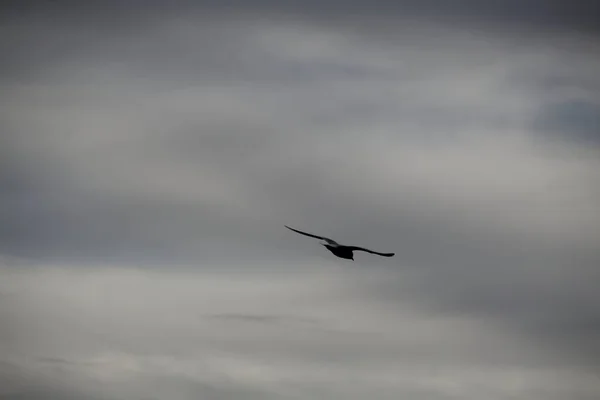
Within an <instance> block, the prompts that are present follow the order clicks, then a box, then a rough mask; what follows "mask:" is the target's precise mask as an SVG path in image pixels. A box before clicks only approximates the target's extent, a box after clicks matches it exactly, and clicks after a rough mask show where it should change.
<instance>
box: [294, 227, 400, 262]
mask: <svg viewBox="0 0 600 400" xmlns="http://www.w3.org/2000/svg"><path fill="white" fill-rule="evenodd" d="M284 226H285V227H286V228H288V229H289V230H292V231H294V232H296V233H299V234H301V235H304V236H309V237H312V238H315V239H320V240H322V242H321V243H320V244H321V245H323V246H325V248H326V249H327V250H329V251H330V252H332V253H333V254H334V255H335V256H337V257H339V258H344V259H347V260H352V261H354V253H353V252H354V251H366V252H367V253H371V254H377V255H379V256H383V257H392V256H393V255H394V254H396V253H380V252H378V251H373V250H369V249H365V248H364V247H358V246H345V245H342V244H339V243H338V242H336V241H335V240H333V239H329V238H326V237H323V236H317V235H313V234H312V233H307V232H302V231H299V230H297V229H294V228H290V227H289V226H287V225H284Z"/></svg>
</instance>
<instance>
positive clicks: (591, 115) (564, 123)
mask: <svg viewBox="0 0 600 400" xmlns="http://www.w3.org/2000/svg"><path fill="white" fill-rule="evenodd" d="M535 125H536V127H537V128H538V129H540V130H542V131H544V132H551V133H558V134H559V135H561V136H562V137H564V138H566V139H571V140H580V141H582V142H583V143H586V144H591V145H596V144H597V143H598V141H600V131H599V130H598V127H600V106H599V105H597V104H594V103H591V102H586V101H583V100H571V101H564V102H560V103H556V104H550V105H548V106H546V107H544V109H543V110H542V111H541V112H540V115H539V116H538V118H537V121H536V124H535Z"/></svg>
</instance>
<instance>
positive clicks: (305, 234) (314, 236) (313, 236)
mask: <svg viewBox="0 0 600 400" xmlns="http://www.w3.org/2000/svg"><path fill="white" fill-rule="evenodd" d="M284 226H285V227H286V228H288V229H290V230H292V231H294V232H296V233H299V234H301V235H304V236H310V237H312V238H315V239H321V240H324V241H326V242H328V243H331V244H337V242H336V241H335V240H332V239H329V238H326V237H323V236H317V235H313V234H312V233H306V232H302V231H299V230H297V229H294V228H290V227H289V226H287V225H284Z"/></svg>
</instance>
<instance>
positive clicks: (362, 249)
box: [348, 246, 396, 257]
mask: <svg viewBox="0 0 600 400" xmlns="http://www.w3.org/2000/svg"><path fill="white" fill-rule="evenodd" d="M348 248H349V249H350V250H352V251H354V250H357V251H366V252H367V253H371V254H377V255H378V256H383V257H392V256H393V255H394V254H396V253H379V252H378V251H373V250H369V249H365V248H364V247H358V246H348Z"/></svg>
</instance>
